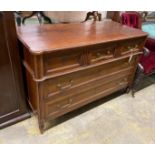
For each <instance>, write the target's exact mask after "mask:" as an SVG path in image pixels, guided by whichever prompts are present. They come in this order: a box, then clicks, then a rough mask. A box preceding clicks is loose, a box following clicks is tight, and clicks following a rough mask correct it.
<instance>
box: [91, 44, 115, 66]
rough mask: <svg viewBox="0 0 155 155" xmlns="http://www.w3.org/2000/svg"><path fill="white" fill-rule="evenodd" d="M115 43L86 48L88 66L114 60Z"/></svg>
mask: <svg viewBox="0 0 155 155" xmlns="http://www.w3.org/2000/svg"><path fill="white" fill-rule="evenodd" d="M115 47H116V44H115V43H106V44H98V45H96V46H91V47H88V52H89V59H90V64H94V63H98V62H101V61H105V60H108V59H112V58H114V55H115Z"/></svg>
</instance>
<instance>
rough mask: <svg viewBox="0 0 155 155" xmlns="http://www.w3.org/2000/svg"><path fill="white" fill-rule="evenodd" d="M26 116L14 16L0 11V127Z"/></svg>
mask: <svg viewBox="0 0 155 155" xmlns="http://www.w3.org/2000/svg"><path fill="white" fill-rule="evenodd" d="M26 115H27V116H28V113H27V107H26V100H25V95H24V88H23V81H22V74H21V63H20V57H19V51H18V45H17V36H16V29H15V22H14V17H13V14H12V13H11V12H0V128H1V127H4V126H7V125H9V124H12V123H14V122H17V121H19V120H21V119H23V118H24V117H25V116H26Z"/></svg>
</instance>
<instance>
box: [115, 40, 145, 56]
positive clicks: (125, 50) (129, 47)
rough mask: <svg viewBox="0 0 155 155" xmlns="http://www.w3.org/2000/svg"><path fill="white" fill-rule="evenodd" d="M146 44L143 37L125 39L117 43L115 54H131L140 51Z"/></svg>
mask: <svg viewBox="0 0 155 155" xmlns="http://www.w3.org/2000/svg"><path fill="white" fill-rule="evenodd" d="M143 45H144V39H143V38H137V39H132V40H131V39H130V40H123V41H120V42H118V43H117V46H116V49H115V56H116V57H117V56H124V55H129V54H131V53H136V52H140V50H142V48H143Z"/></svg>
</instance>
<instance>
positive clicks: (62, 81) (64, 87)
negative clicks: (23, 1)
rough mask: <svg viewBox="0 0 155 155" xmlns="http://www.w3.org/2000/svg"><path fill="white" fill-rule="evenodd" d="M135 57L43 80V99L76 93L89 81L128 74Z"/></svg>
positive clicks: (87, 84)
mask: <svg viewBox="0 0 155 155" xmlns="http://www.w3.org/2000/svg"><path fill="white" fill-rule="evenodd" d="M134 62H135V57H134V58H133V59H132V62H131V63H128V59H127V58H125V59H123V60H119V61H115V62H112V63H107V64H104V65H101V66H96V67H93V68H89V69H86V70H81V71H77V72H74V73H70V74H66V75H63V76H59V77H55V78H52V79H48V80H46V81H45V82H43V93H44V94H43V96H44V100H50V99H54V98H55V97H57V95H61V94H62V96H64V95H65V94H64V93H66V92H67V91H69V90H74V91H70V93H76V91H80V90H79V88H81V86H83V87H85V86H86V87H87V86H89V83H92V82H95V81H99V82H100V80H102V79H104V78H105V80H107V81H108V79H109V76H112V77H113V78H115V77H116V76H121V75H128V74H130V73H132V72H131V69H132V67H133V64H134Z"/></svg>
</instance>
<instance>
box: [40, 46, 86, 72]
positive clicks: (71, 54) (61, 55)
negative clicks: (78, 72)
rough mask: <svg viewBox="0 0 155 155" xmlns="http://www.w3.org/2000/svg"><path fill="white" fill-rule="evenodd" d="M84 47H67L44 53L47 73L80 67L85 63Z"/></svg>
mask: <svg viewBox="0 0 155 155" xmlns="http://www.w3.org/2000/svg"><path fill="white" fill-rule="evenodd" d="M83 51H84V50H83V49H82V48H77V49H67V50H62V51H59V52H53V53H48V54H46V55H44V57H43V61H44V65H45V68H44V71H45V75H50V74H53V73H59V72H63V71H67V70H71V69H76V68H79V67H80V66H81V65H83V58H82V53H83Z"/></svg>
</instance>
